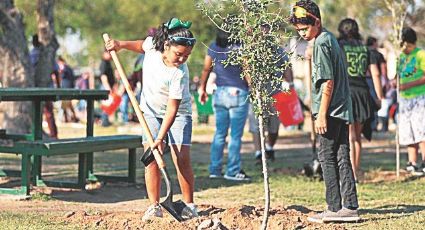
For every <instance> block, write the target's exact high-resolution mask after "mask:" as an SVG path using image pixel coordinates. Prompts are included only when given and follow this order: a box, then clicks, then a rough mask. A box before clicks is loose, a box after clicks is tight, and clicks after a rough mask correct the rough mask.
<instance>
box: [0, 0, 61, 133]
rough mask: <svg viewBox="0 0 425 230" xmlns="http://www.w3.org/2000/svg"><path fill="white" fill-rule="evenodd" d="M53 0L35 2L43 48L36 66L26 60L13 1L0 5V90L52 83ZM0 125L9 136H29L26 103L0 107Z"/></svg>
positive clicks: (22, 30)
mask: <svg viewBox="0 0 425 230" xmlns="http://www.w3.org/2000/svg"><path fill="white" fill-rule="evenodd" d="M53 6H54V0H38V3H37V16H38V17H37V22H38V36H39V41H40V42H41V44H42V46H41V47H40V56H39V60H38V63H37V66H35V68H34V67H32V66H31V63H30V59H29V51H28V44H27V39H26V38H25V27H24V24H23V19H22V15H21V14H20V12H19V11H18V9H17V8H16V7H15V6H14V3H13V0H3V1H1V2H0V26H1V31H0V77H1V85H2V87H18V88H19V87H22V88H24V87H34V86H36V87H48V86H49V85H50V84H51V81H52V80H51V77H50V74H51V73H52V72H53V66H54V62H55V55H56V50H57V49H58V47H59V44H58V42H57V40H56V36H55V32H54V23H53V21H54V20H53ZM0 124H1V127H2V128H4V129H6V130H7V132H8V133H28V132H30V129H31V104H30V103H29V102H7V103H6V102H3V103H1V104H0Z"/></svg>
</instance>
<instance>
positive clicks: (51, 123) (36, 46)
mask: <svg viewBox="0 0 425 230" xmlns="http://www.w3.org/2000/svg"><path fill="white" fill-rule="evenodd" d="M32 45H33V48H32V49H31V51H30V61H31V65H32V66H33V67H34V68H37V64H38V60H39V58H40V47H41V43H40V41H39V40H38V35H37V34H34V35H33V36H32ZM50 77H51V78H52V82H51V84H50V87H51V88H55V87H58V86H59V82H57V79H58V78H59V77H58V72H57V71H55V70H53V71H52V74H51V76H50ZM43 114H44V117H45V119H46V121H47V126H48V128H49V134H47V135H48V136H49V138H52V139H58V128H57V126H56V121H55V114H54V113H53V102H52V101H46V102H44V107H43Z"/></svg>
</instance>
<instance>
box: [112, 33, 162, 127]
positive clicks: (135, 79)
mask: <svg viewBox="0 0 425 230" xmlns="http://www.w3.org/2000/svg"><path fill="white" fill-rule="evenodd" d="M156 32H157V29H156V28H149V29H148V37H149V36H150V37H153V36H154V35H155V33H156ZM144 59H145V54H144V53H141V54H139V56H137V59H136V61H135V63H134V68H133V72H132V73H131V75H130V77H129V79H128V82H129V83H130V86H131V88H132V90H133V92H134V93H135V94H136V99H137V101H139V102H140V95H141V89H142V83H143V61H144ZM129 102H130V98H129V96H128V94H127V92H124V93H123V95H122V100H121V104H120V112H121V115H122V121H123V123H124V124H127V123H128V121H129V120H130V119H131V120H133V121H136V122H137V116H136V114H135V112H133V113H132V114H129V113H128V112H129V108H128V105H129Z"/></svg>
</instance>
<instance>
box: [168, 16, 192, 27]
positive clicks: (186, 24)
mask: <svg viewBox="0 0 425 230" xmlns="http://www.w3.org/2000/svg"><path fill="white" fill-rule="evenodd" d="M191 25H192V22H190V21H185V22H183V21H182V20H180V19H178V18H172V19H170V21H168V22H167V23H164V26H166V27H167V28H168V29H169V30H172V29H178V28H186V29H189V28H190V26H191Z"/></svg>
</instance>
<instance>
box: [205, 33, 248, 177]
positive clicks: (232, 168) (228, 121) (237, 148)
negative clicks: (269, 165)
mask: <svg viewBox="0 0 425 230" xmlns="http://www.w3.org/2000/svg"><path fill="white" fill-rule="evenodd" d="M228 38H229V34H228V33H226V32H224V31H222V30H218V32H217V37H216V41H215V42H213V43H212V44H211V45H210V46H209V48H208V53H207V55H206V56H205V59H204V67H203V70H202V74H201V84H200V87H199V91H198V92H199V101H200V102H201V103H205V102H206V101H207V99H208V94H207V92H206V85H207V81H208V78H209V76H210V73H211V71H214V73H215V74H216V76H217V77H216V81H215V83H216V85H217V89H216V90H215V92H214V94H213V108H214V113H215V119H216V122H215V124H216V130H215V134H214V138H213V141H212V144H211V149H210V165H209V171H210V176H209V177H210V178H221V177H222V167H223V166H222V164H223V154H224V147H225V145H226V136H227V134H228V131H229V128H230V140H229V144H228V148H229V153H228V160H227V169H226V173H225V175H224V179H226V180H233V181H250V180H251V177H249V176H248V175H247V174H246V173H245V172H244V171H243V170H242V160H241V145H242V135H243V129H244V126H245V121H246V118H247V116H248V110H249V100H248V95H249V88H248V82H247V81H246V80H245V79H241V73H242V69H241V68H242V67H241V66H236V65H227V66H225V65H224V64H223V61H224V60H226V59H227V55H228V53H229V52H230V51H231V50H233V49H237V48H238V47H239V45H238V44H234V43H233V42H232V41H230V40H229V39H228ZM213 63H214V64H213Z"/></svg>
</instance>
